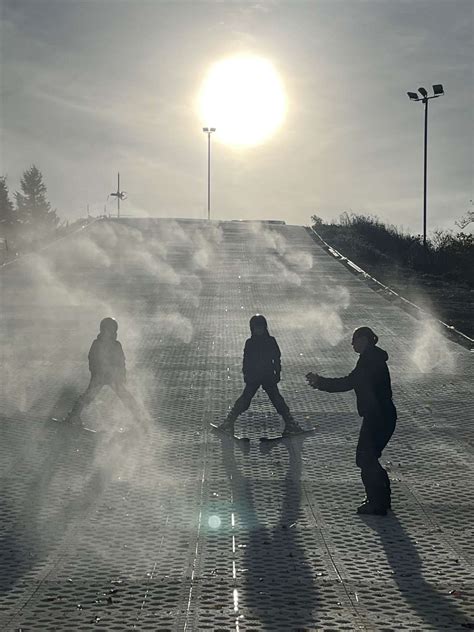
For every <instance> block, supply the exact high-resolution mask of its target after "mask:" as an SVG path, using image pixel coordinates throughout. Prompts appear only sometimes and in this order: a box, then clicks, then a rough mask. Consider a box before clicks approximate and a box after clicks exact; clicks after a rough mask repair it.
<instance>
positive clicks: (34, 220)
mask: <svg viewBox="0 0 474 632" xmlns="http://www.w3.org/2000/svg"><path fill="white" fill-rule="evenodd" d="M20 187H21V192H19V191H17V192H16V193H15V198H16V206H17V213H18V219H19V221H20V222H21V225H22V233H23V236H24V237H25V238H26V239H41V238H42V237H45V236H47V235H48V234H50V233H52V232H53V231H54V230H55V228H56V227H57V225H58V224H59V218H58V216H57V213H56V211H55V210H54V209H52V208H51V204H50V203H49V201H48V199H47V197H46V193H47V189H46V185H45V184H44V182H43V175H42V173H41V171H40V170H39V169H38V168H37V167H36V166H35V165H32V166H31V167H30V168H29V169H27V170H26V171H25V172H24V173H23V177H22V178H21V181H20Z"/></svg>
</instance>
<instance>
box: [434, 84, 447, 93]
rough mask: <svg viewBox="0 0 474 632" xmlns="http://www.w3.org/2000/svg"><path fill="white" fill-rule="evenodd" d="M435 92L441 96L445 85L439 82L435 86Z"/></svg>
mask: <svg viewBox="0 0 474 632" xmlns="http://www.w3.org/2000/svg"><path fill="white" fill-rule="evenodd" d="M433 92H434V94H435V95H436V96H441V95H442V94H444V89H443V86H442V85H441V84H440V83H437V84H436V85H434V86H433Z"/></svg>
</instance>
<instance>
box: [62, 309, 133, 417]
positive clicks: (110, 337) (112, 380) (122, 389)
mask: <svg viewBox="0 0 474 632" xmlns="http://www.w3.org/2000/svg"><path fill="white" fill-rule="evenodd" d="M117 330H118V323H117V321H116V320H115V318H104V319H103V320H101V322H100V332H99V335H98V336H97V338H96V339H95V340H94V342H93V343H92V346H91V348H90V351H89V370H90V373H91V379H90V382H89V386H88V387H87V389H86V391H85V392H84V393H83V394H82V395H81V396H80V397H79V399H78V400H77V402H76V403H75V404H74V406H73V408H72V410H71V412H70V413H69V415H68V416H67V417H66V419H65V421H68V422H70V423H73V424H81V412H82V410H83V409H84V408H85V406H87V405H89V404H90V403H91V402H92V401H94V399H95V398H96V397H97V395H98V394H99V392H100V390H101V389H102V388H103V387H104V386H106V385H108V386H110V388H112V389H113V391H114V392H115V393H116V394H117V396H118V397H119V398H120V400H121V401H122V403H123V404H124V405H125V406H126V407H127V408H128V409H129V410H130V412H131V413H132V415H133V416H134V417H137V416H139V415H140V407H139V406H138V404H137V402H136V400H135V398H134V397H133V395H132V394H131V393H130V392H129V391H128V389H127V387H126V386H125V383H126V369H125V355H124V353H123V349H122V345H121V344H120V342H119V341H118V340H117Z"/></svg>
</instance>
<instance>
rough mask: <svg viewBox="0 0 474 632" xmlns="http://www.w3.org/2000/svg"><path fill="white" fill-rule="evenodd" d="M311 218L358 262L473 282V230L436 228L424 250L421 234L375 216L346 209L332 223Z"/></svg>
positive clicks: (342, 251) (317, 226) (335, 243)
mask: <svg viewBox="0 0 474 632" xmlns="http://www.w3.org/2000/svg"><path fill="white" fill-rule="evenodd" d="M311 219H312V220H313V226H314V228H315V230H316V231H317V232H318V233H319V234H320V235H321V237H323V239H325V240H327V241H328V243H329V244H330V245H331V246H333V247H334V248H336V249H337V250H340V251H341V253H342V254H344V255H345V256H347V257H349V258H350V259H354V261H355V263H358V264H359V265H362V266H363V265H364V264H369V265H376V264H388V265H393V266H394V267H398V266H401V267H404V268H407V269H409V270H412V271H415V272H421V273H423V274H436V275H439V276H443V277H446V279H452V280H458V281H462V282H467V283H469V285H471V286H472V285H474V266H473V265H472V261H473V260H474V235H472V234H470V233H464V232H462V231H461V232H459V233H453V232H452V231H437V232H435V233H434V235H433V237H432V239H431V240H429V241H428V242H427V247H426V249H425V248H424V246H423V242H422V239H421V236H420V235H410V234H408V233H405V232H403V231H401V230H400V229H398V228H397V227H396V226H392V225H388V226H387V225H385V224H384V223H383V222H381V221H380V220H379V219H378V218H377V217H375V216H371V215H362V214H356V213H347V212H344V213H342V214H341V215H340V217H339V220H337V221H335V222H331V223H329V224H327V223H325V222H324V221H323V220H322V219H321V218H320V217H318V216H316V215H313V217H312V218H311Z"/></svg>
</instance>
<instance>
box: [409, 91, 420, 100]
mask: <svg viewBox="0 0 474 632" xmlns="http://www.w3.org/2000/svg"><path fill="white" fill-rule="evenodd" d="M407 94H408V97H409V99H410V101H419V100H420V97H419V96H418V95H417V94H416V92H407Z"/></svg>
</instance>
